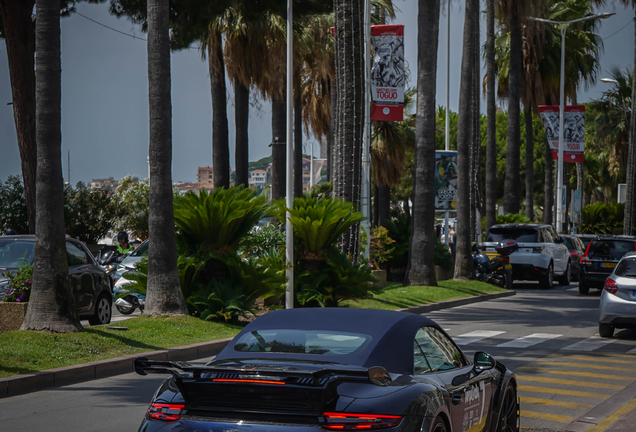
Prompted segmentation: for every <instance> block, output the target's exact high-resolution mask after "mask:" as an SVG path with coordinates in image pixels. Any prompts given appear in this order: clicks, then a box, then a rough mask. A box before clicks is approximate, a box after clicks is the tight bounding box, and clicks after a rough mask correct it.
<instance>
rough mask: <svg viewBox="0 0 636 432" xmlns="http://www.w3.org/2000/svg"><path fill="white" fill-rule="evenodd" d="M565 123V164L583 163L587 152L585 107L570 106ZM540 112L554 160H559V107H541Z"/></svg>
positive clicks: (567, 107)
mask: <svg viewBox="0 0 636 432" xmlns="http://www.w3.org/2000/svg"><path fill="white" fill-rule="evenodd" d="M564 111H565V112H564V115H565V119H564V121H563V129H564V131H563V143H564V144H565V147H564V148H563V162H573V163H583V159H584V157H583V152H584V151H585V105H568V106H566V107H565V110H564ZM539 112H540V114H541V121H542V122H543V127H544V128H545V134H546V138H547V140H548V144H549V145H550V149H551V150H552V158H553V159H554V160H558V158H559V120H560V115H559V106H558V105H540V106H539Z"/></svg>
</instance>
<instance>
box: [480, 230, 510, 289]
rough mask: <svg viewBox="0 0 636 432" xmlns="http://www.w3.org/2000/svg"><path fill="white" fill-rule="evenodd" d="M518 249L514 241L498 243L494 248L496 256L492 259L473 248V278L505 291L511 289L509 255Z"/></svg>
mask: <svg viewBox="0 0 636 432" xmlns="http://www.w3.org/2000/svg"><path fill="white" fill-rule="evenodd" d="M517 249H519V245H518V244H517V242H516V241H514V240H505V241H501V242H498V243H497V245H496V246H495V251H496V252H497V255H495V256H493V257H492V258H491V257H490V256H488V254H486V253H484V252H481V251H480V249H479V247H478V246H474V248H473V266H474V268H475V278H476V279H477V280H479V281H482V282H486V283H489V284H493V285H495V286H499V287H502V288H506V289H511V288H512V264H510V254H512V253H513V252H515V251H516V250H517Z"/></svg>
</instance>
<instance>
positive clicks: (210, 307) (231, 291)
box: [188, 279, 254, 321]
mask: <svg viewBox="0 0 636 432" xmlns="http://www.w3.org/2000/svg"><path fill="white" fill-rule="evenodd" d="M188 305H189V306H190V309H191V310H192V309H194V310H195V313H194V314H195V315H197V316H199V317H200V318H201V319H204V320H206V321H212V320H220V321H232V320H235V319H237V318H238V317H239V316H241V317H244V318H248V317H249V315H250V314H252V313H253V311H254V310H253V304H252V303H250V302H249V301H248V300H247V299H246V298H245V296H244V295H243V291H242V289H241V287H240V286H239V285H235V284H234V283H233V282H232V281H231V280H229V279H223V280H215V281H212V282H211V283H210V285H209V286H208V287H206V289H202V290H199V291H197V293H196V294H195V295H194V296H193V297H190V298H188Z"/></svg>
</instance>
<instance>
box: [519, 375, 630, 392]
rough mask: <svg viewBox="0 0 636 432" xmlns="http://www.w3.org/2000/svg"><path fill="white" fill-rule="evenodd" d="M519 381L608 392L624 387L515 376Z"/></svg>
mask: <svg viewBox="0 0 636 432" xmlns="http://www.w3.org/2000/svg"><path fill="white" fill-rule="evenodd" d="M517 378H519V380H520V381H535V382H543V383H553V384H563V385H570V386H575V387H594V388H605V389H610V390H622V389H624V388H625V386H622V385H616V384H605V383H592V382H581V381H572V380H564V379H554V378H550V377H537V376H531V375H517Z"/></svg>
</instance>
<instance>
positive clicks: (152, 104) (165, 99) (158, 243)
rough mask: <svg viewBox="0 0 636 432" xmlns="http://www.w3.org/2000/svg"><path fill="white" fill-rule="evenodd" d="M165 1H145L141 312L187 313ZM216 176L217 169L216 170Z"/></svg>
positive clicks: (152, 313) (167, 10)
mask: <svg viewBox="0 0 636 432" xmlns="http://www.w3.org/2000/svg"><path fill="white" fill-rule="evenodd" d="M168 3H169V2H168V0H148V106H149V110H150V115H149V118H150V146H149V147H150V148H149V150H150V191H149V208H148V210H149V217H148V237H150V238H152V242H150V244H149V248H148V293H147V298H146V308H145V313H147V314H149V315H185V314H187V313H188V311H187V309H186V303H185V299H184V298H183V293H182V292H181V286H180V283H179V274H178V272H177V247H176V245H175V238H174V212H173V206H172V103H171V100H170V99H171V97H170V39H169V27H168V23H169V4H168ZM215 177H216V169H215Z"/></svg>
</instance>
